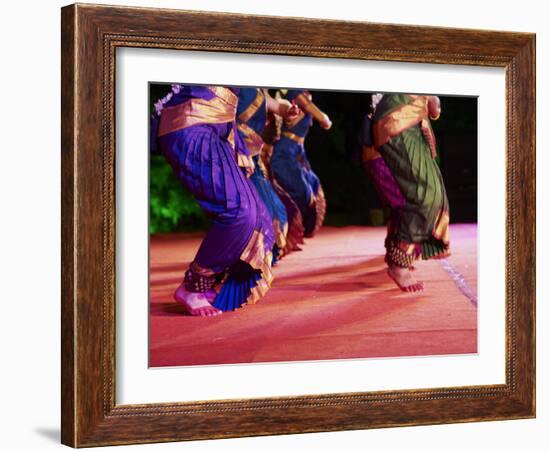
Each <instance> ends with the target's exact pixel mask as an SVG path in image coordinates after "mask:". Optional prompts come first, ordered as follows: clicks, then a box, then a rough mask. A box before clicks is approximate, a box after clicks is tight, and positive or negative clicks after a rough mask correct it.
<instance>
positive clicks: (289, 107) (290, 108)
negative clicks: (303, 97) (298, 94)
mask: <svg viewBox="0 0 550 452" xmlns="http://www.w3.org/2000/svg"><path fill="white" fill-rule="evenodd" d="M300 113H301V110H300V107H298V105H296V104H295V103H290V102H289V101H288V100H286V99H279V114H280V115H281V116H282V117H283V119H286V120H292V119H295V118H296V117H297V116H298V115H299V114H300Z"/></svg>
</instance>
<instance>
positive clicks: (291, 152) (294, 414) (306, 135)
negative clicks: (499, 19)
mask: <svg viewBox="0 0 550 452" xmlns="http://www.w3.org/2000/svg"><path fill="white" fill-rule="evenodd" d="M61 32H62V68H61V69H62V71H61V72H62V150H61V154H62V382H61V383H62V426H61V432H62V442H63V443H64V444H66V445H69V446H73V447H89V446H103V445H116V444H138V443H150V442H166V441H181V440H196V439H213V438H228V437H238V436H255V435H276V434H285V433H301V432H320V431H336V430H351V429H366V428H378V427H391V426H404V425H426V424H441V423H452V422H471V421H485V420H504V419H520V418H530V417H534V416H535V328H534V325H535V36H534V35H533V34H529V33H510V32H496V31H482V30H465V29H449V28H437V27H419V26H408V25H387V24H373V23H362V22H341V21H329V20H313V19H302V18H280V17H267V16H246V15H238V14H225V13H224V14H220V13H203V12H190V11H178V10H161V9H148V8H126V7H111V6H95V5H79V4H75V5H71V6H67V7H64V8H62V30H61Z"/></svg>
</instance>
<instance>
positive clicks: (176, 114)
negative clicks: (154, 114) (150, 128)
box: [158, 93, 237, 136]
mask: <svg viewBox="0 0 550 452" xmlns="http://www.w3.org/2000/svg"><path fill="white" fill-rule="evenodd" d="M231 94H233V93H231ZM236 108H237V107H236V105H231V104H230V103H228V102H227V101H226V100H225V99H223V98H221V97H214V98H213V99H210V100H204V99H199V98H194V99H190V100H188V101H187V102H184V103H182V104H179V105H174V106H171V107H165V108H164V110H163V111H162V114H161V117H160V125H159V132H158V135H159V136H163V135H166V134H168V133H171V132H175V131H176V130H181V129H185V128H188V127H191V126H195V125H198V124H225V123H227V122H231V121H233V120H234V119H235V112H236Z"/></svg>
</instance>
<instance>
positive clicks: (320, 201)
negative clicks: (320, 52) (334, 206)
mask: <svg viewBox="0 0 550 452" xmlns="http://www.w3.org/2000/svg"><path fill="white" fill-rule="evenodd" d="M303 93H304V91H303V90H289V91H288V93H287V96H286V97H287V99H288V100H289V101H292V100H293V99H295V98H296V97H298V96H299V95H301V94H303ZM311 123H312V117H311V114H309V113H307V112H303V111H302V112H301V114H300V115H299V116H298V117H297V118H296V119H294V120H292V122H288V121H285V122H284V123H283V127H282V132H281V139H280V140H279V141H278V142H277V143H276V144H275V146H274V150H273V156H272V158H271V170H272V172H273V175H274V177H275V179H276V180H277V182H278V183H279V184H280V185H281V186H282V187H283V189H284V190H285V191H286V192H287V193H288V194H289V195H290V196H291V198H292V199H293V201H294V202H295V203H296V204H297V206H298V208H299V209H300V212H301V214H302V218H303V222H304V230H305V236H306V237H312V236H313V235H315V233H316V232H317V231H318V230H319V228H320V227H321V226H322V224H323V221H324V218H325V212H326V201H325V195H324V192H323V189H322V187H321V183H320V181H319V178H318V177H317V175H316V174H315V173H314V172H313V170H312V169H311V164H310V163H309V160H308V158H307V155H306V150H305V147H304V141H305V138H306V136H307V133H308V131H309V128H310V127H311Z"/></svg>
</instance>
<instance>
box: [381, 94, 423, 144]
mask: <svg viewBox="0 0 550 452" xmlns="http://www.w3.org/2000/svg"><path fill="white" fill-rule="evenodd" d="M410 97H411V103H409V104H407V105H403V106H401V107H398V108H396V109H395V110H394V111H392V112H390V113H388V114H387V115H386V116H384V117H383V118H382V119H380V120H378V121H376V122H375V123H374V126H373V134H374V147H376V148H379V147H380V146H382V145H384V144H386V143H387V142H388V141H390V140H391V139H392V138H393V137H395V136H396V135H399V134H400V133H401V132H403V131H405V130H407V129H408V128H410V127H412V126H414V125H416V124H418V123H419V122H420V121H422V120H423V119H424V118H425V117H426V116H428V97H427V96H413V95H411V96H410Z"/></svg>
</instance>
